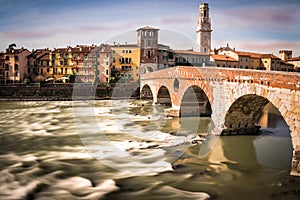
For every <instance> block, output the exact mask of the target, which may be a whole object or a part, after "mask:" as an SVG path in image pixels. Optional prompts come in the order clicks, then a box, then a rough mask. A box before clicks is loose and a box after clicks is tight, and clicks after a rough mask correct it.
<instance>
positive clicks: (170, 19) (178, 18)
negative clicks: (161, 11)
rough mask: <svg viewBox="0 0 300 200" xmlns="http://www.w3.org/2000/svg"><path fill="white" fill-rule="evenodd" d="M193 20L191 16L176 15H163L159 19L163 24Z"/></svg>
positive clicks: (183, 22)
mask: <svg viewBox="0 0 300 200" xmlns="http://www.w3.org/2000/svg"><path fill="white" fill-rule="evenodd" d="M193 21H195V20H194V19H193V18H192V17H191V16H176V17H165V18H162V19H161V23H163V24H185V23H190V22H193Z"/></svg>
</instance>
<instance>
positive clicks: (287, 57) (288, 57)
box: [279, 50, 300, 72]
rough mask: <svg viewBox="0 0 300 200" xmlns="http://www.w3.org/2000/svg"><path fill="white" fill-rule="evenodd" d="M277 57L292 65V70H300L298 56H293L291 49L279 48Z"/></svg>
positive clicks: (299, 58)
mask: <svg viewBox="0 0 300 200" xmlns="http://www.w3.org/2000/svg"><path fill="white" fill-rule="evenodd" d="M279 57H280V58H281V59H282V60H283V61H284V62H285V63H288V64H292V65H294V71H296V72H300V56H298V57H293V51H292V50H280V51H279Z"/></svg>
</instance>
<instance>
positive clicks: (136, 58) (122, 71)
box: [111, 44, 141, 82]
mask: <svg viewBox="0 0 300 200" xmlns="http://www.w3.org/2000/svg"><path fill="white" fill-rule="evenodd" d="M111 49H112V64H111V78H112V81H116V80H119V79H123V80H124V81H125V80H126V81H133V82H136V81H138V80H139V75H140V73H139V70H140V69H139V67H140V64H141V61H140V58H141V55H140V54H141V49H140V47H139V46H138V45H137V44H116V45H113V46H111Z"/></svg>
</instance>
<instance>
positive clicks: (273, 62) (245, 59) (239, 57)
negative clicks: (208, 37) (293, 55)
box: [211, 45, 294, 72]
mask: <svg viewBox="0 0 300 200" xmlns="http://www.w3.org/2000/svg"><path fill="white" fill-rule="evenodd" d="M214 55H224V56H225V57H226V56H228V57H230V58H233V59H235V60H236V61H238V64H237V65H234V66H236V68H240V69H255V70H267V71H289V72H291V71H294V66H293V65H291V64H288V63H287V62H285V61H283V60H281V59H280V58H279V57H277V56H275V55H273V54H261V53H254V52H244V51H236V50H235V49H231V48H230V47H229V46H228V45H227V46H226V47H221V48H219V49H215V50H214V52H213V54H212V55H211V56H212V58H213V57H214ZM220 59H221V58H220ZM222 59H224V58H222ZM223 65H224V64H223ZM234 66H233V68H235V67H234ZM231 67H232V66H231Z"/></svg>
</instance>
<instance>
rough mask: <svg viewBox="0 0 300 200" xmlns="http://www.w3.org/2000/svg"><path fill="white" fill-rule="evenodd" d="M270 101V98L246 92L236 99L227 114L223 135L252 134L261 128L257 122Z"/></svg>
mask: <svg viewBox="0 0 300 200" xmlns="http://www.w3.org/2000/svg"><path fill="white" fill-rule="evenodd" d="M268 102H269V100H268V99H266V98H264V97H262V96H259V95H255V94H246V95H243V96H241V97H239V98H238V99H236V100H235V101H234V102H233V103H232V104H231V106H230V108H229V109H228V110H227V112H226V115H225V122H224V123H225V127H226V129H225V130H223V132H222V134H223V135H231V134H248V133H249V134H250V133H255V132H257V131H258V130H259V127H258V126H257V125H256V122H257V121H258V120H259V118H260V116H261V114H262V111H263V108H264V107H265V106H266V105H267V103H268Z"/></svg>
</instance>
